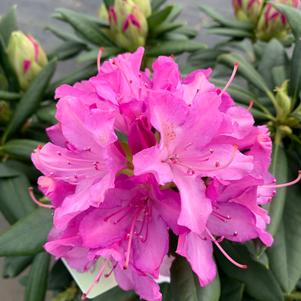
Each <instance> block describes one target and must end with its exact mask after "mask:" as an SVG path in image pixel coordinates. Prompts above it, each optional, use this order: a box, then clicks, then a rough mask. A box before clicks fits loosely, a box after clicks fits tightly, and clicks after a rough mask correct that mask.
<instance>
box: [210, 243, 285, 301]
mask: <svg viewBox="0 0 301 301" xmlns="http://www.w3.org/2000/svg"><path fill="white" fill-rule="evenodd" d="M222 246H223V248H224V249H225V251H226V252H227V253H228V254H229V255H230V256H231V257H232V258H234V259H235V260H236V261H238V262H240V263H243V264H247V265H248V268H247V269H246V270H243V269H240V268H238V267H236V266H235V265H233V264H232V263H231V262H229V261H228V260H227V259H226V258H225V257H224V255H222V254H221V253H220V252H217V253H216V255H217V260H218V263H219V267H220V268H221V270H222V271H223V272H224V273H225V274H226V275H227V276H228V277H230V278H233V279H236V280H238V281H240V282H242V283H243V284H245V289H246V291H247V293H248V294H249V295H250V296H252V297H254V298H255V299H256V300H257V301H283V296H282V292H281V289H280V286H279V284H278V282H277V281H276V279H275V277H274V276H273V274H272V272H271V271H270V270H268V269H267V268H266V267H265V266H263V265H262V264H261V263H259V262H257V261H255V260H253V259H252V258H251V256H250V254H249V252H248V250H247V248H246V246H243V245H235V246H234V245H233V244H231V243H230V242H223V243H222ZM231 301H232V300H231Z"/></svg>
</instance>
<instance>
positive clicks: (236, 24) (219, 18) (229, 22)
mask: <svg viewBox="0 0 301 301" xmlns="http://www.w3.org/2000/svg"><path fill="white" fill-rule="evenodd" d="M200 10H201V11H202V12H204V13H205V14H206V15H207V16H209V17H210V18H212V19H213V20H214V21H215V22H217V23H219V24H221V25H223V26H224V27H230V28H231V27H232V28H237V29H251V28H252V24H250V23H248V22H240V21H237V20H235V19H233V18H232V19H228V18H225V16H223V15H221V14H219V13H217V11H216V10H215V9H214V8H212V7H210V6H208V5H205V4H203V5H200Z"/></svg>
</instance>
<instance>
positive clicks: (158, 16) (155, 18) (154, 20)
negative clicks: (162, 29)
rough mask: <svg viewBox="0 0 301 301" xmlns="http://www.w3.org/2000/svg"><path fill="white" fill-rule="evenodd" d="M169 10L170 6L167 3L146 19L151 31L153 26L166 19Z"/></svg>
mask: <svg viewBox="0 0 301 301" xmlns="http://www.w3.org/2000/svg"><path fill="white" fill-rule="evenodd" d="M171 11H172V6H171V5H169V6H166V7H164V9H162V10H160V11H158V12H155V13H153V14H152V15H150V16H149V18H148V20H147V22H148V27H149V29H150V31H152V30H153V29H154V28H155V27H157V26H159V25H160V24H161V23H163V22H164V21H165V20H166V19H167V17H168V16H169V14H170V13H171Z"/></svg>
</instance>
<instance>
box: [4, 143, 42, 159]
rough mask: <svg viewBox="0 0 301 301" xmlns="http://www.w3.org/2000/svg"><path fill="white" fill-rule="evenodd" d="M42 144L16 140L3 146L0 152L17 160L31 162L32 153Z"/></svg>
mask: <svg viewBox="0 0 301 301" xmlns="http://www.w3.org/2000/svg"><path fill="white" fill-rule="evenodd" d="M41 144H43V143H42V142H40V141H35V140H29V139H14V140H10V141H8V142H7V143H6V144H4V145H2V146H1V147H0V150H1V151H2V152H4V153H5V154H7V155H10V156H12V157H15V158H19V159H23V160H31V159H30V157H31V154H32V152H33V151H34V150H35V149H36V148H37V147H38V145H41Z"/></svg>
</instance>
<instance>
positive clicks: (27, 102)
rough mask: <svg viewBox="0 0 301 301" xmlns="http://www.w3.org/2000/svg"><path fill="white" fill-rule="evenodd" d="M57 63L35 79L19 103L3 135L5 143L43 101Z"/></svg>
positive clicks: (45, 69) (48, 66) (52, 63)
mask: <svg viewBox="0 0 301 301" xmlns="http://www.w3.org/2000/svg"><path fill="white" fill-rule="evenodd" d="M55 67H56V61H55V60H53V61H51V62H50V63H48V64H47V65H46V66H45V67H44V68H43V70H42V71H41V72H40V73H39V75H38V76H37V77H36V78H35V79H34V81H33V82H32V84H31V85H30V87H29V89H28V90H27V91H26V93H25V94H24V96H23V97H22V98H21V100H20V102H19V103H18V105H17V107H16V110H15V113H14V115H13V117H12V119H11V121H10V123H9V125H8V127H7V128H6V130H5V132H4V134H3V141H5V140H6V139H7V138H9V137H10V136H11V135H13V134H14V133H15V132H16V131H17V130H18V129H19V128H20V127H21V126H22V125H23V123H24V122H25V121H26V119H27V118H28V117H29V116H31V115H32V113H34V112H35V111H36V110H37V109H38V106H39V103H40V101H41V100H42V99H43V96H44V93H45V89H46V87H47V86H48V83H49V81H50V79H51V78H52V75H53V73H54V71H55Z"/></svg>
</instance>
